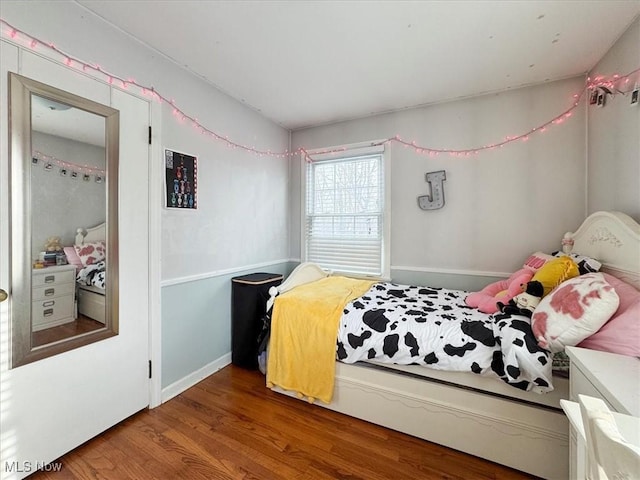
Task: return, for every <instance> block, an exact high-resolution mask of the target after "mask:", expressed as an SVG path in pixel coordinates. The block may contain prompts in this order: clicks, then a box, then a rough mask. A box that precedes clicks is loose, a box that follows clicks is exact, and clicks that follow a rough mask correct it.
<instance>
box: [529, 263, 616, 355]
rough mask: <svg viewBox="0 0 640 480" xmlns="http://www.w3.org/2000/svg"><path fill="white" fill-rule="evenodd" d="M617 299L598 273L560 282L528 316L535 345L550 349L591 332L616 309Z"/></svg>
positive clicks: (556, 348)
mask: <svg viewBox="0 0 640 480" xmlns="http://www.w3.org/2000/svg"><path fill="white" fill-rule="evenodd" d="M619 304H620V299H619V298H618V294H617V293H616V291H615V290H614V289H613V287H612V286H611V285H610V284H609V283H607V281H606V280H605V279H604V276H603V275H602V274H601V273H588V274H586V275H580V276H578V277H574V278H571V279H569V280H566V281H564V282H562V283H561V284H560V285H559V286H558V287H556V288H555V289H554V290H553V291H552V292H551V293H550V294H549V295H547V296H546V297H544V298H543V299H542V301H541V302H540V304H539V305H538V306H537V307H536V309H535V311H534V312H533V316H532V317H531V329H532V330H533V334H534V335H535V337H536V340H537V341H538V345H540V346H541V347H542V348H544V349H546V350H549V351H551V352H554V353H555V352H561V351H563V350H564V347H566V346H573V345H577V344H579V343H580V342H582V341H583V340H584V339H585V338H587V337H589V336H591V335H593V334H594V333H595V332H597V331H598V330H599V329H600V327H602V326H603V325H604V324H605V323H606V322H607V320H609V319H610V318H611V317H612V316H613V314H614V313H615V311H616V310H617V309H618V305H619Z"/></svg>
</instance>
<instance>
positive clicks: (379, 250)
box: [305, 152, 385, 276]
mask: <svg viewBox="0 0 640 480" xmlns="http://www.w3.org/2000/svg"><path fill="white" fill-rule="evenodd" d="M384 184H385V182H384V168H383V154H382V152H380V153H372V154H365V155H359V156H348V157H347V156H343V157H341V158H333V159H330V160H314V161H313V162H310V163H308V164H307V180H306V214H305V249H306V250H305V252H306V260H307V261H311V262H316V263H318V264H319V265H321V266H322V267H324V268H327V269H330V270H334V271H338V272H349V273H355V274H363V275H376V276H379V275H382V273H383V271H384V267H383V255H384V248H383V245H384V228H383V222H384V200H385V195H384Z"/></svg>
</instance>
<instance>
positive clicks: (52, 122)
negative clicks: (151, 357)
mask: <svg viewBox="0 0 640 480" xmlns="http://www.w3.org/2000/svg"><path fill="white" fill-rule="evenodd" d="M9 86H10V107H11V108H10V112H11V113H10V121H11V123H10V125H11V127H10V128H11V130H10V134H11V151H10V154H11V200H12V204H11V240H12V252H11V255H12V259H13V262H12V268H11V330H12V331H11V350H12V352H11V358H12V368H13V367H16V366H19V365H23V364H26V363H30V362H33V361H36V360H39V359H41V358H46V357H49V356H51V355H55V354H58V353H61V352H65V351H68V350H71V349H73V348H78V347H81V346H83V345H87V344H90V343H93V342H96V341H99V340H102V339H105V338H108V337H111V336H114V335H117V333H118V294H117V279H118V271H117V260H118V243H117V239H118V221H117V220H118V204H117V198H118V190H117V189H118V185H117V179H118V149H119V148H118V147H119V113H118V111H117V110H115V109H113V108H111V107H108V106H105V105H102V104H99V103H96V102H94V101H91V100H88V99H86V98H82V97H79V96H77V95H74V94H71V93H69V92H65V91H63V90H59V89H57V88H54V87H51V86H48V85H45V84H43V83H40V82H37V81H34V80H31V79H29V78H26V77H23V76H20V75H17V74H13V73H11V74H10V75H9ZM86 225H96V227H91V228H86V229H85V227H83V228H78V226H86ZM107 253H108V255H107Z"/></svg>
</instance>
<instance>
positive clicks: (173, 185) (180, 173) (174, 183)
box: [164, 148, 198, 210]
mask: <svg viewBox="0 0 640 480" xmlns="http://www.w3.org/2000/svg"><path fill="white" fill-rule="evenodd" d="M164 181H165V200H166V205H165V206H166V207H167V208H182V209H184V208H186V209H191V210H195V209H196V208H198V201H197V195H196V192H197V188H198V159H197V157H195V156H193V155H188V154H186V153H180V152H176V151H175V150H169V149H168V148H166V149H165V150H164Z"/></svg>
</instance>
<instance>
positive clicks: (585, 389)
mask: <svg viewBox="0 0 640 480" xmlns="http://www.w3.org/2000/svg"><path fill="white" fill-rule="evenodd" d="M569 378H570V382H571V383H570V387H569V395H570V396H571V401H573V402H577V401H578V395H588V396H590V397H596V398H600V399H602V400H603V401H604V403H606V404H607V407H609V408H610V409H611V410H613V411H615V408H613V406H612V405H611V404H610V403H609V402H608V401H607V399H606V398H605V397H604V395H603V394H602V393H600V392H599V391H598V389H597V388H596V387H595V386H594V385H593V383H591V382H590V381H589V380H588V379H587V377H585V375H584V373H582V372H581V371H580V369H579V368H577V367H575V366H573V365H572V366H571V372H570V376H569Z"/></svg>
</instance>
